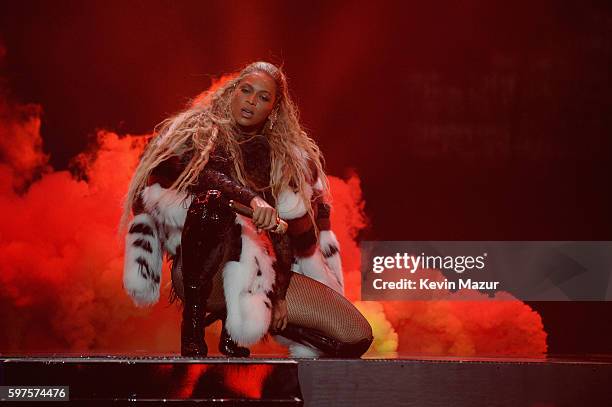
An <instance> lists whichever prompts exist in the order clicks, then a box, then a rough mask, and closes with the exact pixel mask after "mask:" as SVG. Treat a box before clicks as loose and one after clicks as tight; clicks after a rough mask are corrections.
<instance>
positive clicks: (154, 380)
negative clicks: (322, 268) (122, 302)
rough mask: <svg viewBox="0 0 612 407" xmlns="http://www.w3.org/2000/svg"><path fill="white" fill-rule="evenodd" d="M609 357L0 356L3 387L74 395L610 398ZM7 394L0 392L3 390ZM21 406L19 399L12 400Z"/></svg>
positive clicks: (87, 398)
mask: <svg viewBox="0 0 612 407" xmlns="http://www.w3.org/2000/svg"><path fill="white" fill-rule="evenodd" d="M610 383H612V358H610V357H609V356H607V355H588V356H582V357H578V356H576V355H573V356H555V357H546V358H482V357H479V358H460V357H431V356H427V357H424V356H412V357H402V358H397V357H396V358H392V359H384V358H366V359H288V358H271V357H265V358H262V357H252V358H222V357H211V358H202V359H192V358H183V357H180V356H177V355H155V356H150V355H147V356H145V355H131V356H125V355H100V354H98V355H77V354H61V355H60V354H53V355H49V354H46V355H45V354H38V355H29V356H28V357H23V356H18V355H12V356H11V355H1V356H0V384H1V385H2V386H43V385H44V386H60V385H62V386H69V400H70V401H71V404H83V405H92V404H97V405H105V404H107V403H108V402H110V401H113V402H114V403H119V404H121V403H128V404H133V403H143V404H147V403H148V404H149V405H151V403H152V402H172V403H177V402H178V403H200V404H199V405H202V404H201V403H204V404H209V403H210V404H231V405H236V404H252V403H256V404H260V405H261V404H262V403H264V404H268V403H273V404H274V405H317V406H318V405H334V406H338V405H346V406H355V405H364V406H372V405H380V404H383V405H385V406H386V405H406V406H412V405H414V406H455V405H469V406H480V405H482V406H542V407H544V406H575V405H576V406H582V405H589V406H596V405H609V404H610V403H611V402H612V397H611V396H612V393H611V390H610V388H609V385H610ZM5 400H6V399H5ZM19 405H23V403H22V404H19Z"/></svg>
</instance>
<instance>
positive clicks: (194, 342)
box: [181, 191, 232, 357]
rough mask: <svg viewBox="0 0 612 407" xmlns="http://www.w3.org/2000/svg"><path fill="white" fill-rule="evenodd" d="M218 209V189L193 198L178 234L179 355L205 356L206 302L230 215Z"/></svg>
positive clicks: (216, 269) (219, 199)
mask: <svg viewBox="0 0 612 407" xmlns="http://www.w3.org/2000/svg"><path fill="white" fill-rule="evenodd" d="M228 212H229V209H228V210H227V211H225V212H223V211H222V208H221V197H220V193H219V191H208V193H207V194H206V195H205V196H204V197H197V198H195V199H194V200H193V202H192V203H191V205H190V206H189V210H188V211H187V217H186V219H185V226H184V228H183V235H182V237H181V255H182V273H183V289H184V296H185V301H184V303H183V321H182V323H181V355H182V356H191V357H205V356H207V353H208V348H207V346H206V342H205V341H204V320H205V314H206V303H207V301H208V297H209V296H210V292H211V291H212V280H213V277H214V275H215V273H216V272H217V271H218V269H219V265H220V264H221V261H222V259H223V252H224V243H225V242H224V239H225V233H226V231H227V226H228V225H229V224H230V223H231V220H232V219H231V218H230V217H228V216H227V213H228Z"/></svg>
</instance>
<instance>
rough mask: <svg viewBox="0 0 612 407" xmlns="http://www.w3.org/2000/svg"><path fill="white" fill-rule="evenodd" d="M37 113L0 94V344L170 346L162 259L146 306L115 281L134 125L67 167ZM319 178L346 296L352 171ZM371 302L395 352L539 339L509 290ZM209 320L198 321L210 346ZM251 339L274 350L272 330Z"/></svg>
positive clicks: (356, 208)
mask: <svg viewBox="0 0 612 407" xmlns="http://www.w3.org/2000/svg"><path fill="white" fill-rule="evenodd" d="M40 114H41V108H40V107H38V106H32V105H27V106H21V105H15V104H10V103H9V102H8V101H7V100H6V98H2V99H1V100H0V119H1V120H0V158H1V163H0V190H1V191H2V195H1V196H0V213H2V214H3V217H2V218H3V221H2V226H1V229H0V257H1V258H2V260H3V261H2V262H1V263H0V306H1V307H2V314H3V315H4V317H3V319H2V320H1V322H0V329H1V330H2V332H3V335H2V336H0V352H2V353H19V354H28V353H31V352H83V353H109V354H121V353H125V354H134V353H146V354H167V353H173V354H176V353H178V350H179V342H180V338H179V322H180V320H179V318H180V313H179V311H178V308H177V307H176V306H173V305H172V306H169V305H168V302H167V296H168V292H169V281H170V279H169V274H168V270H167V268H166V269H165V271H164V275H163V278H162V296H161V300H160V302H159V303H158V304H157V305H155V306H153V307H151V308H148V309H139V308H136V307H135V306H134V305H133V304H132V301H131V300H130V298H129V297H128V296H127V294H125V292H124V291H123V288H122V272H123V271H122V268H123V240H122V239H123V237H122V236H119V235H118V230H117V225H118V220H119V218H120V215H121V203H122V199H123V197H124V194H125V192H126V190H127V185H128V182H129V177H130V174H131V173H132V171H133V169H134V167H135V165H136V163H137V159H138V155H139V153H140V151H141V149H142V147H143V145H144V137H143V136H129V135H126V136H121V137H120V136H118V135H117V134H114V133H110V132H105V131H101V132H99V133H98V138H97V145H96V147H95V148H93V149H92V150H91V151H89V152H86V153H83V154H81V155H80V156H79V157H77V158H76V159H75V160H74V163H73V168H74V172H73V173H71V172H68V171H54V170H52V169H51V168H49V166H48V164H47V162H48V157H47V156H46V155H45V154H44V153H43V151H42V148H41V146H42V142H41V137H40ZM75 174H78V175H75ZM331 187H332V193H333V196H334V202H333V204H334V210H333V212H332V224H333V227H334V230H335V232H336V234H337V236H338V238H339V239H340V242H341V247H342V260H343V264H344V267H345V274H346V276H345V278H346V285H347V296H348V297H349V298H350V299H351V300H353V301H356V300H358V299H359V284H360V283H359V281H360V276H359V267H360V253H359V248H358V246H357V244H356V240H355V238H356V236H357V233H358V232H359V231H360V230H361V229H363V228H364V227H365V226H366V224H367V219H366V217H365V216H364V213H363V207H364V201H363V198H362V195H361V189H360V181H359V178H358V176H357V175H353V176H352V177H350V178H349V179H348V180H341V179H338V178H333V177H332V178H331ZM381 304H382V309H383V310H384V312H378V314H377V315H378V316H377V317H376V318H378V320H379V321H378V322H377V321H372V324H373V325H376V324H379V322H380V321H383V320H388V321H389V322H390V323H391V325H392V329H394V330H395V332H396V333H397V335H396V337H395V340H396V343H397V350H398V352H399V353H400V354H402V355H407V354H435V355H466V356H471V355H541V354H543V353H544V352H545V351H546V342H545V340H546V334H545V332H544V330H543V327H542V323H541V319H540V317H539V315H538V314H537V313H535V312H534V311H533V310H531V309H530V308H529V307H528V306H526V305H525V304H523V303H521V302H519V301H507V302H506V301H504V302H486V303H484V302H483V303H481V302H450V301H447V302H443V301H437V302H436V301H429V302H384V303H381ZM383 322H384V321H383ZM218 329H219V328H218V326H214V327H213V328H212V329H208V330H207V341H208V344H209V348H210V350H211V353H212V354H214V353H215V352H216V341H217V337H216V335H217V334H218ZM375 331H376V332H378V330H376V329H375ZM381 332H382V331H381ZM385 332H390V331H389V329H387V330H386V331H385ZM389 335H391V333H389ZM393 335H395V333H393ZM397 337H398V338H399V339H397ZM252 351H253V352H254V353H256V354H261V353H268V354H270V353H273V354H278V353H281V354H282V353H285V351H284V348H282V347H281V346H280V345H278V344H276V343H274V342H273V341H268V342H262V343H261V344H258V345H256V346H254V347H253V348H252ZM260 373H262V375H263V376H265V374H264V372H260ZM263 376H262V377H263ZM251 390H253V389H251ZM247 393H252V392H251V391H250V390H249V391H248V392H247ZM245 394H246V393H245ZM249 396H256V394H254V393H253V394H249Z"/></svg>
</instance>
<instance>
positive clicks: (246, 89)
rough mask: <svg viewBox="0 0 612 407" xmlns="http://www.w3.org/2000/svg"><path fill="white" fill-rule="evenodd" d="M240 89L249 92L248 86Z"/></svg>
mask: <svg viewBox="0 0 612 407" xmlns="http://www.w3.org/2000/svg"><path fill="white" fill-rule="evenodd" d="M240 90H241V91H242V93H249V89H248V88H240Z"/></svg>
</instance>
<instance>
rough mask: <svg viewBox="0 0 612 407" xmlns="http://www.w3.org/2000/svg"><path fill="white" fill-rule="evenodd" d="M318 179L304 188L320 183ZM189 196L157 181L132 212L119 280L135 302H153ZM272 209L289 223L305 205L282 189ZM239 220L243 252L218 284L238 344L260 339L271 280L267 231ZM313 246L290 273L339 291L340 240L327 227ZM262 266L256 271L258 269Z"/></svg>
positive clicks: (306, 352) (299, 352)
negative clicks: (136, 211)
mask: <svg viewBox="0 0 612 407" xmlns="http://www.w3.org/2000/svg"><path fill="white" fill-rule="evenodd" d="M320 185H321V184H320V181H319V180H318V181H317V183H315V184H314V185H312V188H311V189H310V191H309V193H310V195H312V192H313V191H314V190H316V189H317V188H320ZM191 199H192V198H191V197H190V196H187V195H185V194H177V193H176V192H174V191H172V190H168V189H164V188H162V187H161V186H160V185H159V184H153V185H150V186H148V187H146V188H145V189H144V190H143V192H142V202H143V203H144V211H143V212H142V213H140V214H138V215H137V216H135V217H134V219H133V220H132V222H131V223H130V225H129V229H128V233H127V236H126V238H125V264H124V275H123V285H124V288H125V290H126V292H127V293H128V294H129V295H130V297H131V298H132V299H133V301H134V303H135V304H136V305H138V306H148V305H152V304H154V303H156V302H157V301H158V300H159V296H160V285H161V282H162V281H161V278H162V263H163V256H164V253H167V254H169V255H175V254H176V252H177V248H178V247H179V245H180V244H181V234H182V230H183V225H184V223H185V218H186V215H187V209H188V207H189V204H190V203H191ZM276 209H277V211H278V214H279V216H280V217H281V218H282V219H284V220H286V221H288V222H291V221H292V220H294V219H297V218H300V217H302V216H303V215H304V214H305V213H306V207H305V205H304V203H303V201H302V200H301V199H300V198H299V196H298V195H297V194H296V193H294V192H293V191H290V190H289V191H283V192H282V193H281V194H280V196H279V199H278V202H277V205H276ZM236 223H238V224H240V225H241V230H242V233H241V239H242V251H241V255H240V260H239V261H229V262H227V263H225V265H224V267H223V270H222V273H223V289H224V294H225V301H226V306H227V319H226V328H227V330H228V332H229V333H230V335H231V337H232V338H233V339H234V340H235V341H236V342H237V343H238V344H240V345H245V346H248V345H250V344H254V343H256V342H257V341H259V340H260V339H261V338H262V337H263V336H264V335H265V334H266V333H267V331H268V327H269V324H270V320H271V310H270V307H269V298H268V294H269V293H270V292H271V291H272V289H273V284H274V281H275V274H274V269H273V268H272V264H273V262H274V253H273V251H270V250H268V248H269V247H270V242H269V241H268V238H267V237H266V234H264V233H262V234H258V233H257V232H256V229H255V226H254V224H253V222H252V221H251V219H249V218H247V217H244V216H241V215H237V217H236ZM317 246H318V247H317V250H315V251H314V253H313V254H312V255H310V256H307V257H298V258H297V259H296V264H295V265H294V266H295V267H294V270H293V271H295V272H298V273H301V274H304V275H306V276H308V277H311V278H313V279H315V280H317V281H319V282H321V283H323V284H326V285H327V286H329V287H331V288H333V289H334V290H336V291H337V292H339V293H341V294H343V292H344V281H343V277H342V264H341V261H340V252H339V243H338V240H337V238H336V236H335V235H334V233H333V231H331V230H322V231H321V233H320V235H319V241H318V242H317ZM259 271H261V273H259ZM285 343H286V344H287V345H288V346H290V348H291V352H292V354H293V355H294V356H314V355H316V352H315V353H313V352H312V349H307V348H304V347H301V346H299V345H297V344H296V343H291V342H289V343H287V342H286V341H285Z"/></svg>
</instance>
